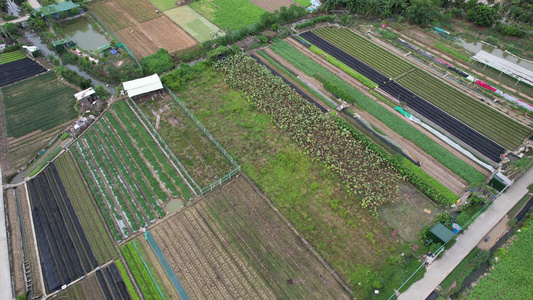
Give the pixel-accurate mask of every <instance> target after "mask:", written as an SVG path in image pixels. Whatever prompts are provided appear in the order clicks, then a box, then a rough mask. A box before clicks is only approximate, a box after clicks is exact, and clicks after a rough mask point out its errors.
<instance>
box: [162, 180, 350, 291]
mask: <svg viewBox="0 0 533 300" xmlns="http://www.w3.org/2000/svg"><path fill="white" fill-rule="evenodd" d="M152 233H153V235H154V237H155V239H156V241H157V242H158V244H159V245H160V247H161V248H162V249H163V253H164V255H165V256H166V258H167V260H169V262H170V264H171V265H172V266H173V270H174V272H175V273H176V275H177V277H178V279H179V280H180V281H181V283H182V285H183V286H184V288H185V290H186V291H187V293H188V295H189V296H190V297H191V299H200V298H210V299H215V298H216V299H236V298H244V299H251V298H259V299H279V298H309V299H311V298H313V299H348V298H349V296H348V294H347V293H346V291H345V290H344V289H343V288H342V287H341V285H340V284H339V283H338V282H337V281H336V280H335V278H334V277H333V276H331V275H330V273H329V272H328V270H327V269H326V268H325V266H324V265H323V264H322V263H321V262H319V261H318V260H317V259H316V257H314V256H313V255H312V254H311V252H310V251H308V250H307V248H306V246H305V245H303V244H302V242H301V240H299V239H298V237H297V236H296V235H295V234H294V232H292V231H291V229H290V228H289V227H287V226H286V225H284V221H283V220H282V219H281V218H280V217H279V216H278V215H277V213H276V212H275V211H274V210H272V208H270V207H269V205H268V204H267V202H266V200H265V199H263V198H262V196H261V195H260V194H258V193H257V191H256V190H254V188H253V186H252V185H251V183H249V182H248V181H246V180H245V179H244V178H243V177H237V178H235V179H234V180H233V181H231V182H230V183H229V184H228V185H226V186H224V187H222V188H219V189H217V190H214V191H213V192H211V193H209V194H207V195H206V196H205V197H204V198H203V199H202V200H201V201H199V202H197V203H196V204H195V205H193V206H192V207H189V208H187V209H185V210H184V211H183V212H182V213H179V214H177V215H175V216H174V217H172V218H170V219H168V220H166V221H165V223H160V224H158V225H157V226H156V227H155V228H154V229H153V230H152Z"/></svg>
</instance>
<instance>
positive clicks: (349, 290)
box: [240, 172, 353, 296]
mask: <svg viewBox="0 0 533 300" xmlns="http://www.w3.org/2000/svg"><path fill="white" fill-rule="evenodd" d="M240 174H241V175H242V176H243V178H244V179H246V181H247V182H248V183H250V185H251V186H252V187H253V189H254V190H255V191H256V192H257V193H258V194H259V195H261V198H263V200H264V201H265V202H266V203H268V205H269V206H270V208H271V209H272V210H274V211H275V212H276V213H277V214H278V216H279V217H280V218H281V219H282V220H283V222H285V224H286V225H287V226H288V227H289V228H290V229H291V230H292V232H294V233H295V234H296V236H297V237H298V238H300V240H301V241H302V242H303V243H304V245H305V247H306V248H307V249H308V250H309V251H310V252H311V253H312V254H313V256H314V257H315V258H316V259H318V261H320V262H321V263H322V264H323V265H324V267H326V269H327V270H328V271H329V273H330V274H331V275H332V276H333V277H334V278H335V279H336V280H337V282H338V283H339V284H340V285H341V286H342V287H343V288H344V289H345V290H346V291H347V292H348V293H349V294H350V296H353V292H352V290H351V289H350V288H349V287H348V285H346V282H344V280H343V279H342V278H341V277H340V276H339V275H337V272H335V270H334V269H333V268H332V267H331V266H330V265H329V264H328V262H327V261H326V260H325V259H324V258H322V256H320V254H319V253H318V252H316V250H315V249H314V248H313V247H312V246H311V244H309V242H308V241H307V240H306V239H305V238H303V237H302V236H301V235H300V233H299V232H298V231H297V230H296V229H295V228H294V227H293V226H292V224H291V222H289V220H287V218H285V216H283V214H282V213H281V212H280V211H279V210H278V209H277V208H276V207H275V206H274V204H272V202H270V199H268V197H267V196H265V194H263V192H261V190H259V188H257V186H256V185H255V184H254V182H253V181H252V180H251V179H250V178H249V177H248V176H247V175H246V174H245V173H244V172H241V173H240Z"/></svg>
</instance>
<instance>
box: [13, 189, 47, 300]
mask: <svg viewBox="0 0 533 300" xmlns="http://www.w3.org/2000/svg"><path fill="white" fill-rule="evenodd" d="M18 192H19V203H20V209H21V211H22V219H23V221H24V236H25V237H26V249H28V256H29V260H30V271H31V280H32V290H33V295H39V294H43V293H44V287H43V281H42V278H41V272H40V267H41V266H40V261H41V260H40V257H39V253H37V249H36V248H35V245H36V242H35V237H34V235H33V229H32V223H31V220H30V218H31V217H30V207H29V199H28V195H27V193H26V183H24V184H21V185H19V186H18Z"/></svg>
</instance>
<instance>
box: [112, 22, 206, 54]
mask: <svg viewBox="0 0 533 300" xmlns="http://www.w3.org/2000/svg"><path fill="white" fill-rule="evenodd" d="M117 35H118V36H119V38H120V39H121V40H122V42H123V43H124V44H126V46H128V48H129V49H130V50H131V52H133V54H134V55H135V56H136V57H137V58H141V57H145V56H148V55H150V54H154V53H155V52H156V51H157V50H158V49H159V48H165V49H166V50H168V52H170V53H172V52H176V51H179V50H183V49H185V48H189V47H191V46H193V45H195V44H197V42H196V40H195V39H194V38H192V37H191V36H190V35H188V34H187V33H186V32H185V31H183V30H182V29H181V28H180V27H179V26H178V25H176V24H175V23H174V22H172V21H171V20H170V19H169V18H167V17H165V16H161V17H159V18H157V19H153V20H150V21H148V22H144V23H141V24H138V25H133V26H130V27H127V28H124V29H122V30H120V31H118V32H117Z"/></svg>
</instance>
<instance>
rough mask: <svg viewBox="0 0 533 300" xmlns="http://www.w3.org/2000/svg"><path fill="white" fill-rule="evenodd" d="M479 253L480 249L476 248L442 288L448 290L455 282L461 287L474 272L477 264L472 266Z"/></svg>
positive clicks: (447, 278) (442, 284)
mask: <svg viewBox="0 0 533 300" xmlns="http://www.w3.org/2000/svg"><path fill="white" fill-rule="evenodd" d="M478 253H479V248H477V247H476V248H474V249H473V250H472V251H471V252H470V253H469V254H468V255H467V256H466V257H465V258H464V259H463V261H461V263H460V264H459V265H457V267H455V269H453V271H452V272H451V273H450V275H448V277H446V279H444V280H443V281H442V283H441V284H440V287H441V288H442V289H443V290H447V289H448V288H449V287H450V286H451V285H452V284H453V283H454V282H457V285H458V286H459V287H461V285H462V283H463V280H464V279H465V278H466V277H467V276H468V275H470V273H472V271H474V268H475V264H474V265H472V260H473V258H474V257H476V255H477V254H478Z"/></svg>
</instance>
